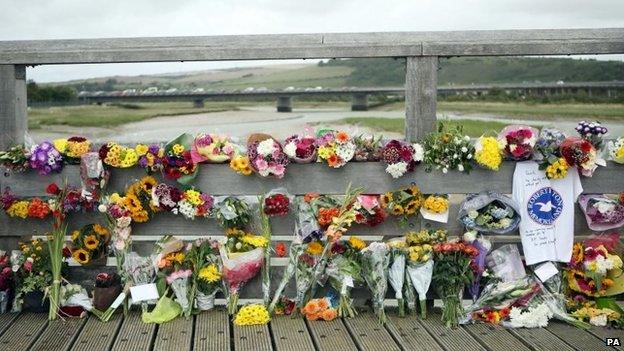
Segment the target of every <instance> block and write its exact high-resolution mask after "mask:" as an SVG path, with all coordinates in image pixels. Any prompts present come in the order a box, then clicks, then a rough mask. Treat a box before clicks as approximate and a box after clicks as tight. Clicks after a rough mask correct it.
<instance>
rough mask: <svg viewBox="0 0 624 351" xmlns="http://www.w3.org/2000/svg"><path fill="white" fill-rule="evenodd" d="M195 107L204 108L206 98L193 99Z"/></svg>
mask: <svg viewBox="0 0 624 351" xmlns="http://www.w3.org/2000/svg"><path fill="white" fill-rule="evenodd" d="M193 107H195V108H203V107H204V100H203V99H197V100H193Z"/></svg>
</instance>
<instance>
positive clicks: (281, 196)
mask: <svg viewBox="0 0 624 351" xmlns="http://www.w3.org/2000/svg"><path fill="white" fill-rule="evenodd" d="M290 202H291V196H290V195H289V194H288V193H287V192H286V189H275V190H272V191H270V192H269V193H267V194H266V195H265V196H264V204H263V206H262V210H263V212H264V214H265V215H267V216H269V217H275V216H285V215H287V214H288V212H289V211H290Z"/></svg>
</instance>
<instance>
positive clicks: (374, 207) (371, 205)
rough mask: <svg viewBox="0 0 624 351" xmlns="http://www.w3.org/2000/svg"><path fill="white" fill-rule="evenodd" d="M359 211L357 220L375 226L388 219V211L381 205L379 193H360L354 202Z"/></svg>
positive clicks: (356, 216)
mask: <svg viewBox="0 0 624 351" xmlns="http://www.w3.org/2000/svg"><path fill="white" fill-rule="evenodd" d="M353 206H354V207H355V210H356V211H357V213H356V215H355V222H357V223H359V224H365V225H367V226H369V227H375V226H377V225H379V224H381V223H383V222H384V221H385V220H386V216H387V215H386V211H384V209H383V207H381V203H380V202H379V195H360V196H358V197H357V200H356V201H355V203H354V204H353Z"/></svg>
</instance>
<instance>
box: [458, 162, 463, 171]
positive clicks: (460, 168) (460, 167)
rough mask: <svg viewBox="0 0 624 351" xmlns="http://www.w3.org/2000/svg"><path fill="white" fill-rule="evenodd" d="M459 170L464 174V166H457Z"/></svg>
mask: <svg viewBox="0 0 624 351" xmlns="http://www.w3.org/2000/svg"><path fill="white" fill-rule="evenodd" d="M457 170H458V171H460V172H463V171H464V165H462V164H459V165H457Z"/></svg>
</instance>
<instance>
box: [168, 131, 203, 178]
mask: <svg viewBox="0 0 624 351" xmlns="http://www.w3.org/2000/svg"><path fill="white" fill-rule="evenodd" d="M192 141H193V137H192V136H190V135H189V134H186V133H185V134H182V135H180V136H179V137H177V138H175V139H174V140H172V141H170V142H169V143H167V145H165V162H164V168H163V170H164V173H165V176H166V177H167V178H168V179H173V180H176V181H177V182H178V183H180V184H189V183H191V182H192V181H193V180H194V179H195V177H196V176H197V163H195V162H193V158H192V157H191V150H190V149H191V143H192Z"/></svg>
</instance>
